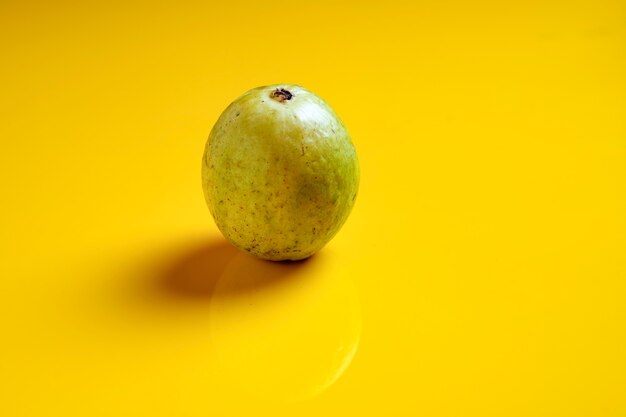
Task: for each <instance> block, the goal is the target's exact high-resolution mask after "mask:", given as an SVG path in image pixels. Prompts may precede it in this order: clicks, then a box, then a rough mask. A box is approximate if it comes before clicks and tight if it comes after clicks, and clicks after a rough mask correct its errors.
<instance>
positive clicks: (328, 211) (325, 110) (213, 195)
mask: <svg viewBox="0 0 626 417" xmlns="http://www.w3.org/2000/svg"><path fill="white" fill-rule="evenodd" d="M202 185H203V189H204V196H205V199H206V202H207V205H208V206H209V210H210V211H211V214H212V215H213V218H214V219H215V223H216V224H217V227H218V228H219V229H220V231H221V232H222V233H223V234H224V236H225V237H226V238H227V239H228V240H229V241H230V242H231V243H232V244H234V245H235V246H236V247H238V248H239V249H242V250H244V251H247V252H249V253H251V254H253V255H255V256H257V257H259V258H262V259H267V260H273V261H281V260H299V259H305V258H308V257H309V256H311V255H313V254H314V253H315V252H317V251H318V250H320V249H321V248H322V247H323V246H324V245H326V243H328V241H330V239H331V238H332V237H333V236H334V235H335V234H336V233H337V232H338V231H339V229H340V228H341V226H342V225H343V224H344V222H345V221H346V219H347V218H348V215H349V214H350V211H351V210H352V207H353V205H354V201H355V199H356V195H357V191H358V186H359V163H358V159H357V155H356V150H355V149H354V145H353V144H352V140H351V138H350V135H349V134H348V131H347V130H346V128H345V127H344V125H343V123H342V122H341V120H340V119H339V117H338V116H337V115H336V114H335V112H334V111H333V110H332V109H331V108H330V106H328V104H326V102H324V100H322V99H321V98H320V97H318V96H317V95H315V94H313V93H312V92H310V91H308V90H306V89H305V88H303V87H300V86H298V85H291V84H277V85H270V86H264V87H258V88H255V89H252V90H250V91H248V92H247V93H245V94H243V95H242V96H241V97H239V98H238V99H236V100H235V101H234V102H233V103H231V104H230V106H228V108H226V110H224V112H223V113H222V115H221V116H220V117H219V119H218V121H217V123H216V124H215V126H214V127H213V129H212V130H211V133H210V135H209V139H208V141H207V144H206V147H205V151H204V158H203V161H202Z"/></svg>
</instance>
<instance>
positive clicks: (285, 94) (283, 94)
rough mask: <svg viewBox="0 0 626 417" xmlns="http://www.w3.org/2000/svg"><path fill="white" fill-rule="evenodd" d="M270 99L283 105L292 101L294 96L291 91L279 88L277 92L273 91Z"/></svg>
mask: <svg viewBox="0 0 626 417" xmlns="http://www.w3.org/2000/svg"><path fill="white" fill-rule="evenodd" d="M270 97H271V98H273V99H274V100H276V101H278V102H280V103H283V102H284V101H285V100H291V99H292V98H293V97H294V95H293V93H292V92H291V91H289V90H285V89H284V88H277V89H276V90H274V91H272V94H270Z"/></svg>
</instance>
